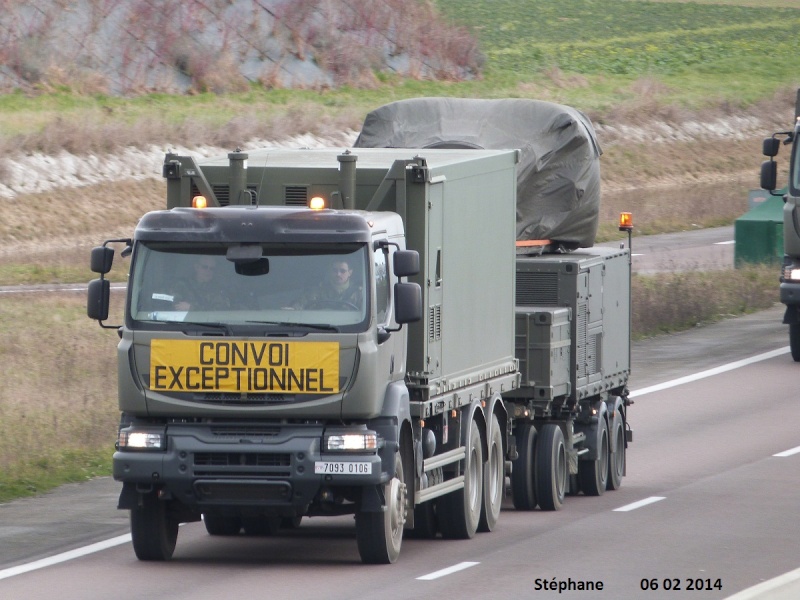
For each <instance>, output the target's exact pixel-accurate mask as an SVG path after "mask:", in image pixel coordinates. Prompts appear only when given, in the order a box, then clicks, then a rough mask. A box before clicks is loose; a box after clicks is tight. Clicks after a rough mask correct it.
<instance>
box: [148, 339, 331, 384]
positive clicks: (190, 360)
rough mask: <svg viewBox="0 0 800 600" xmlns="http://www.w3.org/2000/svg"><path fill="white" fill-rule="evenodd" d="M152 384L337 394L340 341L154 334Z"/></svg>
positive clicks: (151, 367) (151, 360) (151, 353)
mask: <svg viewBox="0 0 800 600" xmlns="http://www.w3.org/2000/svg"><path fill="white" fill-rule="evenodd" d="M150 389H151V390H156V391H160V392H235V393H269V394H276V393H277V394H281V393H285V394H333V393H336V392H338V391H339V343H338V342H283V341H282V342H258V341H255V342H250V341H244V340H225V341H222V340H217V341H211V340H208V341H207V340H153V341H152V342H151V344H150Z"/></svg>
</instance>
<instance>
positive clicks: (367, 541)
mask: <svg viewBox="0 0 800 600" xmlns="http://www.w3.org/2000/svg"><path fill="white" fill-rule="evenodd" d="M384 496H385V498H386V510H384V511H383V512H362V511H359V512H357V513H356V540H357V542H358V553H359V555H360V556H361V560H362V562H364V563H367V564H373V565H388V564H391V563H393V562H395V561H396V560H397V558H398V557H399V556H400V546H401V544H402V542H403V526H404V525H405V522H406V484H405V476H404V473H403V458H402V456H401V453H400V452H398V453H397V454H396V458H395V465H394V477H393V478H392V479H391V480H390V481H389V482H388V483H387V484H386V485H385V486H384Z"/></svg>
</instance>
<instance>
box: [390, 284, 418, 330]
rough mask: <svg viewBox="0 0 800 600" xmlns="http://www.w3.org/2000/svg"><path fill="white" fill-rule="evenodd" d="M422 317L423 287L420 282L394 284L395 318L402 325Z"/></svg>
mask: <svg viewBox="0 0 800 600" xmlns="http://www.w3.org/2000/svg"><path fill="white" fill-rule="evenodd" d="M420 319H422V288H421V287H419V284H418V283H395V284H394V320H395V321H396V322H397V323H398V324H399V325H402V324H404V323H415V322H417V321H419V320H420Z"/></svg>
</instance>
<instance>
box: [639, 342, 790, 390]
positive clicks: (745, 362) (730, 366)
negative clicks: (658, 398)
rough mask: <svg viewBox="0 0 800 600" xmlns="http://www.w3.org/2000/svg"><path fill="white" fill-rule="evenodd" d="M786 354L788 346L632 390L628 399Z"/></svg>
mask: <svg viewBox="0 0 800 600" xmlns="http://www.w3.org/2000/svg"><path fill="white" fill-rule="evenodd" d="M788 352H789V346H786V347H785V348H778V349H777V350H772V351H770V352H764V353H763V354H757V355H756V356H751V357H750V358H745V359H742V360H737V361H736V362H732V363H728V364H727V365H721V366H719V367H714V368H713V369H708V370H706V371H700V372H699V373H694V374H693V375H687V376H686V377H679V378H678V379H673V380H671V381H665V382H664V383H659V384H657V385H651V386H650V387H646V388H642V389H640V390H633V391H632V392H631V393H630V395H629V396H628V397H629V398H635V397H636V396H644V395H645V394H652V393H653V392H660V391H661V390H666V389H668V388H671V387H675V386H678V385H683V384H684V383H691V382H693V381H698V380H699V379H705V378H706V377H713V376H714V375H719V374H720V373H727V372H728V371H733V370H734V369H740V368H742V367H746V366H747V365H752V364H754V363H757V362H761V361H762V360H769V359H770V358H775V357H776V356H781V355H783V354H788Z"/></svg>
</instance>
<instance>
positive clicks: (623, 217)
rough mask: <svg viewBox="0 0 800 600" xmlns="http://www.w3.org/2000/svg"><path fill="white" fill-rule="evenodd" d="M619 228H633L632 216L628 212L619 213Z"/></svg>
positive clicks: (624, 229)
mask: <svg viewBox="0 0 800 600" xmlns="http://www.w3.org/2000/svg"><path fill="white" fill-rule="evenodd" d="M619 230H620V231H631V230H633V216H632V215H631V213H629V212H621V213H619Z"/></svg>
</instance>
